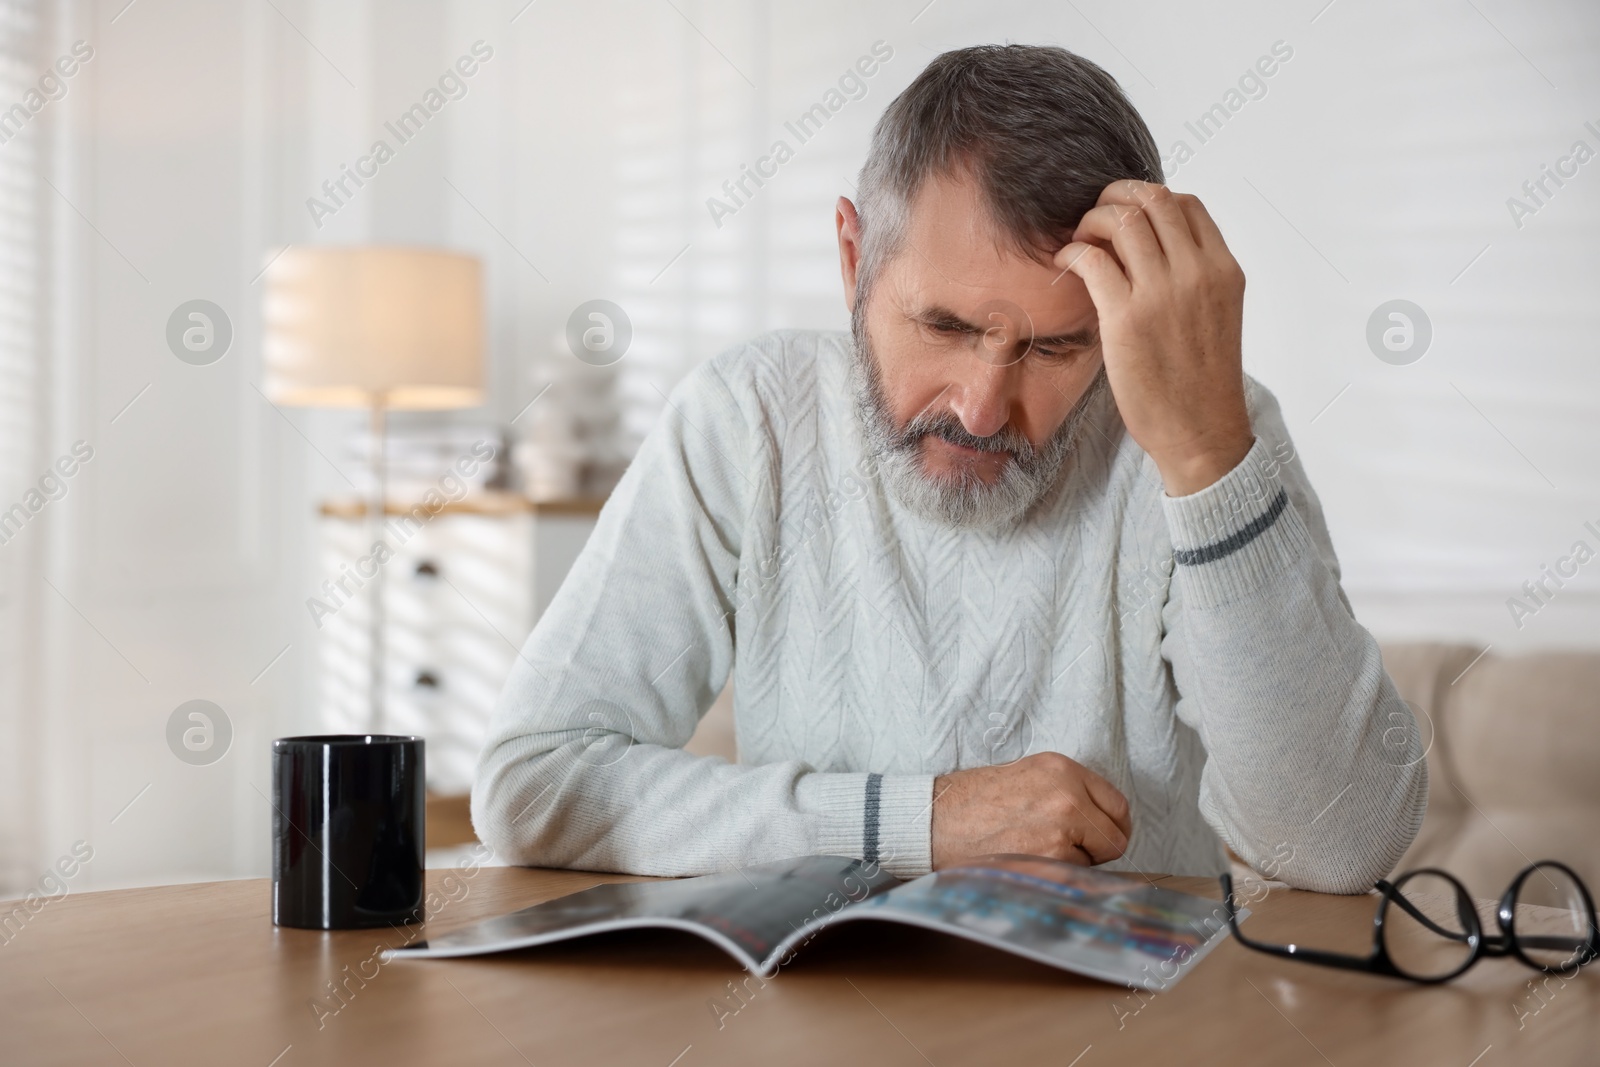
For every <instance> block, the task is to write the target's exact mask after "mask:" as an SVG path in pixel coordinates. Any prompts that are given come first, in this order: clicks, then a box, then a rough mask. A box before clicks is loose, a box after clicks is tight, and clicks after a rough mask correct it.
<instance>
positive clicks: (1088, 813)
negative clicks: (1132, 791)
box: [1056, 786, 1128, 863]
mask: <svg viewBox="0 0 1600 1067" xmlns="http://www.w3.org/2000/svg"><path fill="white" fill-rule="evenodd" d="M1056 792H1057V793H1060V794H1061V798H1062V799H1063V800H1065V801H1066V802H1067V807H1068V808H1069V810H1070V811H1071V812H1072V817H1073V819H1074V820H1075V822H1076V824H1077V825H1076V826H1075V827H1074V830H1075V831H1076V833H1075V835H1074V836H1075V837H1076V838H1077V843H1078V847H1079V848H1081V849H1082V850H1083V851H1084V852H1086V853H1088V854H1089V858H1090V859H1091V860H1093V861H1094V862H1095V863H1106V862H1108V861H1110V860H1114V859H1116V858H1117V857H1118V856H1120V855H1122V853H1123V852H1124V851H1126V850H1127V847H1128V835H1127V834H1126V833H1124V832H1123V830H1122V828H1121V827H1120V826H1118V825H1117V824H1116V822H1115V821H1114V820H1113V819H1112V818H1111V816H1110V814H1109V813H1107V812H1106V811H1104V810H1102V809H1101V808H1100V807H1099V806H1098V804H1097V802H1096V801H1095V799H1094V797H1093V796H1091V795H1090V794H1089V793H1088V792H1087V791H1085V790H1083V789H1082V788H1081V787H1080V788H1078V789H1075V790H1074V791H1073V795H1068V794H1067V793H1064V792H1062V791H1061V788H1060V787H1059V786H1057V787H1056Z"/></svg>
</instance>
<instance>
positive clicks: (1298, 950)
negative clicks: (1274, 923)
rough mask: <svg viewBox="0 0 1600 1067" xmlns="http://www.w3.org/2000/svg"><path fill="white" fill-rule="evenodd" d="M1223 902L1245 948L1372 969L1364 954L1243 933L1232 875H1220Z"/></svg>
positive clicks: (1232, 929)
mask: <svg viewBox="0 0 1600 1067" xmlns="http://www.w3.org/2000/svg"><path fill="white" fill-rule="evenodd" d="M1222 894H1223V903H1224V906H1225V907H1226V908H1227V910H1228V930H1229V931H1230V932H1231V933H1232V934H1233V936H1234V939H1235V940H1237V941H1238V942H1239V944H1241V945H1243V946H1245V947H1246V948H1252V949H1255V950H1256V951H1257V952H1265V953H1267V954H1269V955H1272V956H1282V957H1283V958H1284V959H1290V960H1305V961H1306V962H1307V963H1320V964H1321V965H1323V966H1324V967H1342V968H1344V969H1345V970H1347V971H1366V972H1369V973H1370V972H1371V971H1372V969H1373V968H1372V961H1371V960H1370V959H1369V958H1368V957H1366V956H1347V955H1345V954H1344V953H1342V952H1327V951H1324V950H1322V949H1317V948H1302V947H1301V946H1299V945H1271V944H1268V943H1267V942H1265V941H1257V940H1255V939H1254V938H1249V937H1246V936H1245V935H1244V932H1243V931H1242V930H1240V929H1239V909H1238V908H1237V907H1236V906H1235V904H1234V902H1233V877H1232V876H1231V875H1226V874H1224V875H1222Z"/></svg>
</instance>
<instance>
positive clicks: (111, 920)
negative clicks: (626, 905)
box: [0, 867, 1600, 1067]
mask: <svg viewBox="0 0 1600 1067" xmlns="http://www.w3.org/2000/svg"><path fill="white" fill-rule="evenodd" d="M447 876H453V877H454V878H455V879H457V881H454V882H452V883H450V886H449V887H446V885H445V883H444V880H445V878H446V877H447ZM608 880H615V881H621V880H629V879H622V878H618V877H616V876H608V875H595V874H585V873H581V872H572V871H544V870H528V869H521V868H493V867H485V868H482V869H480V870H478V871H477V872H476V873H475V874H474V875H473V876H472V877H471V878H470V879H464V878H463V877H462V875H461V873H460V872H449V871H430V872H428V883H429V888H430V891H436V892H439V893H440V894H441V897H442V896H444V895H446V893H447V890H448V892H450V893H453V895H455V896H456V897H457V898H458V899H457V900H455V901H454V902H451V903H447V904H445V905H444V906H443V908H442V909H441V910H440V911H439V912H438V913H437V915H436V916H435V917H434V919H433V920H432V921H431V922H430V923H429V924H428V931H425V932H424V933H423V936H426V933H427V932H433V933H440V932H443V931H445V930H448V929H451V928H453V927H456V926H460V925H462V924H464V923H467V922H470V921H472V920H475V919H478V918H482V917H484V916H488V915H494V914H498V913H502V912H506V911H511V910H514V909H516V908H520V907H525V906H526V905H529V904H533V903H537V902H538V901H541V900H546V899H548V898H551V897H554V896H559V895H562V894H565V893H568V892H572V891H575V890H577V889H582V888H585V887H587V886H590V885H593V884H595V883H597V882H600V881H608ZM1159 881H1161V882H1162V884H1165V885H1170V886H1172V887H1174V888H1179V889H1186V890H1189V891H1192V892H1199V893H1205V894H1207V895H1210V896H1213V897H1216V896H1218V890H1217V886H1216V885H1215V883H1212V882H1210V881H1207V880H1204V879H1190V878H1169V879H1159ZM268 900H269V890H268V884H267V882H266V881H264V880H249V881H235V882H211V883H206V884H199V885H182V886H168V887H160V888H152V889H131V890H122V891H117V892H107V893H83V894H74V895H72V896H70V897H67V898H65V899H61V900H57V901H54V902H52V903H50V904H49V905H48V906H46V907H45V908H43V909H42V910H41V911H39V912H38V913H37V914H36V915H34V916H33V917H32V918H31V919H30V920H29V921H28V922H27V923H26V925H25V926H24V927H23V928H22V929H21V930H19V931H17V932H15V934H14V936H13V937H12V938H11V940H10V941H9V942H8V943H5V944H0V1063H3V1064H6V1065H8V1067H9V1065H24V1064H26V1065H33V1064H70V1065H73V1067H88V1065H96V1064H107V1065H113V1064H115V1065H121V1064H132V1065H135V1067H146V1065H155V1064H226V1065H229V1067H241V1065H242V1067H269V1065H271V1067H300V1065H303V1064H340V1065H345V1067H353V1065H357V1064H412V1063H416V1064H448V1065H466V1064H522V1063H528V1064H536V1065H538V1067H548V1065H562V1064H594V1063H604V1064H611V1063H615V1064H631V1065H640V1067H699V1065H702V1064H763V1065H765V1064H779V1063H821V1064H833V1065H849V1067H862V1065H878V1064H884V1065H890V1064H928V1063H931V1064H936V1065H938V1067H950V1065H958V1064H985V1065H986V1064H1025V1063H1046V1064H1056V1065H1059V1067H1069V1065H1077V1067H1098V1065H1100V1064H1111V1063H1141V1064H1158V1065H1168V1064H1171V1065H1177V1064H1210V1063H1220V1064H1318V1065H1320V1064H1323V1063H1332V1064H1335V1065H1337V1067H1346V1065H1350V1067H1355V1065H1360V1064H1389V1063H1395V1064H1399V1063H1405V1064H1443V1065H1449V1067H1501V1065H1504V1064H1539V1065H1566V1064H1577V1063H1588V1064H1592V1063H1596V1062H1600V974H1596V973H1587V972H1586V973H1584V974H1581V975H1580V976H1578V977H1577V978H1575V979H1573V980H1572V981H1569V982H1566V983H1565V984H1561V983H1559V982H1558V981H1556V980H1552V981H1551V983H1550V988H1549V989H1547V990H1541V992H1542V997H1539V996H1535V995H1534V993H1533V992H1531V991H1530V985H1529V981H1530V978H1534V977H1536V974H1535V972H1533V971H1531V970H1529V969H1527V968H1525V967H1523V966H1521V965H1520V964H1515V963H1512V962H1508V961H1504V960H1488V961H1484V962H1482V963H1480V964H1479V965H1478V966H1477V967H1476V968H1475V969H1474V970H1473V971H1471V972H1469V973H1468V974H1467V975H1466V976H1465V977H1464V978H1462V979H1460V980H1458V981H1456V982H1455V983H1453V984H1451V985H1448V986H1445V987H1441V988H1432V989H1429V988H1421V987H1413V986H1410V985H1407V984H1404V983H1400V982H1394V981H1390V980H1387V979H1379V978H1371V977H1367V976H1363V975H1358V974H1346V973H1343V972H1338V971H1329V970H1324V969H1321V968H1316V967H1310V966H1307V965H1304V964H1297V963H1293V962H1289V961H1279V960H1276V959H1273V958H1270V957H1267V956H1263V955H1260V954H1258V953H1253V952H1250V951H1248V950H1246V949H1244V948H1242V947H1241V946H1239V945H1238V944H1237V943H1235V942H1233V941H1232V940H1229V941H1227V942H1226V943H1224V944H1222V945H1220V946H1218V947H1217V949H1216V950H1215V951H1214V952H1213V953H1212V954H1211V955H1210V956H1208V957H1207V958H1206V959H1205V960H1203V961H1201V963H1200V964H1199V966H1197V967H1196V969H1195V970H1194V971H1193V972H1192V973H1190V974H1189V975H1188V976H1186V977H1185V978H1184V979H1183V981H1181V982H1180V983H1179V984H1178V985H1177V986H1176V987H1174V988H1173V989H1172V990H1171V991H1169V992H1166V993H1161V994H1154V995H1152V994H1144V993H1139V994H1135V993H1132V992H1129V991H1127V990H1123V989H1120V988H1117V987H1113V986H1109V985H1105V984H1103V983H1099V982H1094V981H1090V980H1088V979H1083V978H1078V977H1075V976H1072V975H1069V974H1065V973H1062V972H1059V971H1056V970H1053V969H1051V968H1047V967H1044V966H1041V965H1038V964H1034V963H1031V962H1028V961H1025V960H1020V959H1017V958H1014V957H1011V956H1008V955H1004V954H1002V953H999V952H994V951H991V950H988V949H985V948H983V947H981V946H978V945H975V944H972V943H969V942H966V941H962V940H958V939H955V938H949V937H944V936H941V935H938V934H934V933H931V932H928V931H921V930H915V929H910V928H898V927H891V926H888V925H883V926H879V925H878V924H857V925H853V926H852V927H847V928H844V929H841V930H839V931H835V932H830V933H824V934H822V935H821V936H819V937H818V938H817V939H816V940H815V941H813V942H812V943H811V944H810V945H808V946H807V947H806V948H805V949H804V950H803V951H802V952H801V954H800V955H799V956H798V957H797V958H796V960H795V962H794V963H793V964H792V965H791V966H790V967H788V968H786V969H785V970H784V971H783V972H782V973H781V974H780V975H778V977H777V978H775V979H774V980H772V981H770V982H768V983H767V984H766V985H765V986H764V987H761V986H759V985H758V983H756V982H755V981H754V980H752V981H751V982H750V983H749V988H750V989H752V990H754V991H753V992H746V993H745V994H744V996H743V1001H742V1006H741V1001H740V1000H736V999H734V997H733V996H732V994H731V993H730V990H732V989H733V988H735V987H739V986H740V983H741V980H742V979H743V978H744V977H745V974H744V972H743V971H741V970H740V969H739V968H738V967H737V966H736V965H735V964H734V963H733V962H732V961H731V960H730V959H729V958H728V957H727V956H725V955H723V954H722V953H721V952H720V951H719V950H717V949H715V948H713V947H711V946H710V945H708V944H705V943H703V942H701V941H699V940H698V939H696V938H694V937H692V936H691V935H688V934H677V933H670V932H662V933H654V932H648V931H634V932H630V933H627V934H619V935H611V936H608V937H605V938H601V939H593V940H589V941H585V942H579V943H573V944H568V945H561V946H553V947H546V948H542V949H532V950H527V951H523V952H517V953H510V954H506V955H502V956H496V957H482V958H477V959H460V960H435V961H424V960H407V961H403V962H395V963H390V964H384V965H382V966H381V967H380V966H379V965H378V964H377V963H376V962H374V951H375V949H376V948H377V947H379V946H382V945H387V944H398V943H400V942H401V941H402V940H403V938H402V935H400V934H399V933H397V932H394V931H391V930H383V931H354V932H340V933H333V934H322V933H317V932H312V931H306V930H292V929H281V928H277V927H274V926H273V925H272V923H271V920H270V918H269V908H268ZM7 907H10V905H8V906H7ZM1254 911H1255V913H1254V915H1253V916H1252V918H1251V919H1250V920H1249V922H1248V924H1247V929H1249V930H1250V931H1252V932H1253V933H1254V934H1255V936H1257V937H1260V938H1265V939H1271V940H1279V941H1287V940H1298V941H1300V942H1302V943H1309V944H1315V945H1321V946H1326V947H1330V948H1341V949H1345V950H1356V951H1359V950H1360V949H1361V948H1362V947H1363V946H1364V945H1365V943H1366V941H1367V940H1368V938H1369V937H1370V934H1369V933H1368V931H1369V930H1370V923H1371V916H1372V912H1373V898H1371V897H1329V896H1320V895H1318V894H1313V893H1301V892H1297V891H1293V890H1287V889H1282V890H1276V891H1273V892H1271V893H1270V894H1269V895H1267V896H1265V897H1264V898H1262V899H1259V900H1257V902H1256V903H1255V905H1254ZM346 968H348V970H346ZM362 974H365V975H368V976H370V977H368V978H366V979H362V978H361V977H360V976H361V975H362ZM349 975H354V976H355V977H349V978H348V981H347V983H346V987H345V988H346V990H347V992H346V993H345V994H344V998H343V1000H341V999H339V998H335V997H332V996H330V995H329V992H328V991H329V988H330V986H329V983H330V982H334V981H337V980H340V979H344V978H347V976H349ZM319 998H321V999H320V1003H319ZM717 1003H721V1004H722V1005H723V1008H722V1010H721V1011H718V1010H716V1009H715V1008H714V1007H713V1005H714V1004H717ZM736 1008H737V1010H736V1011H735V1009H736ZM1519 1023H1520V1027H1519Z"/></svg>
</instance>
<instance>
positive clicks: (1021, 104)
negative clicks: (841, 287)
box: [856, 44, 1162, 295]
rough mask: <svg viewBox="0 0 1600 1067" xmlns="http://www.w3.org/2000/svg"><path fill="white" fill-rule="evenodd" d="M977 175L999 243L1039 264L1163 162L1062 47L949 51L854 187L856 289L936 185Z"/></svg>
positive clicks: (894, 110) (1102, 83)
mask: <svg viewBox="0 0 1600 1067" xmlns="http://www.w3.org/2000/svg"><path fill="white" fill-rule="evenodd" d="M963 169H965V170H966V171H968V172H970V173H971V174H972V176H973V177H974V178H976V180H977V183H978V186H979V188H980V189H981V190H982V193H983V198H984V200H985V202H986V203H987V205H988V208H989V213H990V215H991V216H992V219H993V221H994V222H995V224H996V228H997V229H998V231H999V232H1000V234H1001V235H1002V237H1003V238H1004V239H1006V240H1008V241H1009V243H1010V245H1011V247H1013V248H1014V249H1015V250H1016V251H1018V252H1020V253H1021V254H1023V255H1026V256H1031V257H1033V258H1041V259H1042V258H1043V256H1046V255H1049V254H1050V253H1052V252H1054V251H1055V250H1056V249H1058V248H1060V247H1061V245H1063V244H1065V243H1066V239H1067V237H1068V235H1070V234H1071V232H1072V230H1073V229H1074V228H1076V226H1077V224H1078V220H1079V219H1081V218H1082V217H1083V214H1084V212H1086V211H1088V210H1089V209H1090V208H1092V207H1093V206H1094V203H1095V201H1096V200H1097V199H1099V196H1100V193H1101V191H1102V190H1104V189H1105V187H1106V186H1107V185H1110V184H1111V183H1112V182H1114V181H1117V180H1119V179H1123V178H1136V179H1139V180H1141V181H1147V182H1160V181H1161V180H1162V171H1161V153H1160V152H1159V151H1158V150H1157V148H1156V143H1155V139H1154V138H1153V137H1151V136H1150V130H1149V128H1148V127H1147V126H1146V125H1145V123H1144V119H1142V118H1140V116H1139V113H1138V112H1137V111H1136V110H1134V107H1133V105H1132V104H1131V103H1129V101H1128V98H1127V97H1126V96H1125V95H1124V94H1123V92H1122V88H1121V87H1120V86H1119V85H1118V84H1117V82H1116V79H1114V78H1112V77H1111V75H1109V74H1107V73H1106V72H1105V71H1104V70H1102V69H1101V68H1100V67H1098V66H1096V65H1095V64H1093V63H1091V62H1089V61H1088V60H1087V59H1084V58H1083V57H1082V56H1078V55H1074V54H1073V53H1071V52H1068V51H1067V50H1066V49H1064V48H1057V47H1054V46H1040V45H1020V44H1008V45H979V46H977V47H975V48H962V49H959V50H957V51H954V52H945V53H944V54H943V55H940V56H938V57H937V58H936V59H934V61H933V62H932V63H930V64H928V66H927V68H926V69H925V70H923V72H922V73H921V74H919V75H917V77H916V79H915V80H914V81H912V83H911V84H910V85H909V86H907V87H906V89H905V91H904V92H902V93H901V94H900V95H899V96H897V97H895V99H894V101H893V102H892V103H890V105H889V107H888V109H887V110H886V111H885V112H884V113H883V116H882V117H881V118H880V119H879V120H878V124H877V126H876V127H875V128H874V129H873V131H872V145H871V148H869V149H868V151H867V159H866V163H865V164H864V165H863V166H862V168H861V176H860V181H859V182H858V185H857V205H856V208H857V214H858V217H859V219H860V226H861V239H862V263H861V270H860V277H859V279H858V282H857V291H858V292H859V293H861V294H863V295H865V294H866V293H867V292H868V290H869V289H870V288H871V283H872V280H873V279H874V278H875V277H876V276H877V274H878V272H879V270H881V269H882V267H883V265H884V264H885V263H887V262H888V261H889V260H890V259H891V258H892V257H893V256H894V254H895V253H896V252H898V251H899V248H900V245H901V243H902V241H903V240H904V236H905V226H906V216H907V214H908V208H909V206H910V204H911V203H912V201H913V200H914V199H915V198H916V195H917V192H918V191H919V190H920V189H921V188H922V184H923V182H925V181H926V180H927V179H928V178H930V177H935V176H941V175H948V174H952V173H955V172H958V171H960V170H963Z"/></svg>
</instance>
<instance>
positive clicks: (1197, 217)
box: [1173, 193, 1228, 255]
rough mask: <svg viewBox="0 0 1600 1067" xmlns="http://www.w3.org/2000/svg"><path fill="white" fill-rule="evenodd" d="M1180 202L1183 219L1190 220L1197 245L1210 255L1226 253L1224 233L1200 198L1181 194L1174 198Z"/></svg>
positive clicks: (1226, 246) (1190, 229)
mask: <svg viewBox="0 0 1600 1067" xmlns="http://www.w3.org/2000/svg"><path fill="white" fill-rule="evenodd" d="M1173 199H1175V200H1176V201H1177V202H1178V207H1179V208H1180V209H1182V211H1183V217H1184V218H1185V219H1187V220H1188V223H1189V232H1190V233H1192V234H1193V235H1194V239H1195V243H1196V244H1198V245H1199V246H1200V248H1201V249H1202V250H1203V251H1205V252H1206V253H1207V254H1208V255H1210V254H1214V253H1216V252H1219V251H1220V252H1226V251H1227V250H1228V244H1227V242H1226V241H1224V240H1223V239H1222V231H1221V230H1219V229H1217V222H1216V220H1215V219H1213V218H1212V217H1211V212H1209V211H1207V210H1206V206H1205V205H1204V204H1202V203H1201V202H1200V198H1199V197H1198V196H1194V195H1192V194H1190V193H1179V194H1177V195H1176V196H1175V197H1173Z"/></svg>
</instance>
